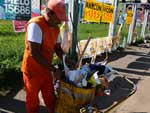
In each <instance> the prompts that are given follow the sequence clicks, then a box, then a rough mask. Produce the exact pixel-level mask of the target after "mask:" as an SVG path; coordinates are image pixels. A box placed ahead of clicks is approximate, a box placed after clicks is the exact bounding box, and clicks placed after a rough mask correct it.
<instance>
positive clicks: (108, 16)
mask: <svg viewBox="0 0 150 113" xmlns="http://www.w3.org/2000/svg"><path fill="white" fill-rule="evenodd" d="M113 19H114V6H112V5H107V4H104V5H103V13H102V19H101V22H106V23H110V22H113Z"/></svg>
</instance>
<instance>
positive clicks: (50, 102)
mask: <svg viewBox="0 0 150 113" xmlns="http://www.w3.org/2000/svg"><path fill="white" fill-rule="evenodd" d="M67 20H68V18H67V16H66V7H65V3H64V0H49V1H48V2H47V7H46V8H45V12H44V14H43V15H42V16H38V17H34V18H32V19H31V20H29V22H28V23H27V32H26V37H25V51H24V56H23V62H22V67H21V70H22V72H23V80H24V84H25V90H26V107H27V112H28V113H39V112H40V106H39V98H38V94H39V92H40V91H41V93H42V97H43V100H44V103H45V105H46V107H47V109H48V112H49V113H54V107H55V95H54V86H53V77H52V71H54V69H55V68H54V67H53V66H52V58H53V53H54V52H56V54H57V55H58V56H59V57H60V58H61V57H62V54H63V51H62V49H61V46H60V43H58V42H57V37H58V34H59V27H58V25H59V24H60V23H61V22H62V21H63V22H64V21H67Z"/></svg>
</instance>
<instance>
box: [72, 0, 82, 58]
mask: <svg viewBox="0 0 150 113" xmlns="http://www.w3.org/2000/svg"><path fill="white" fill-rule="evenodd" d="M72 3H73V14H72V15H73V16H72V17H73V18H72V26H73V32H72V48H71V51H70V55H71V58H72V59H73V60H75V61H77V59H78V58H77V57H78V56H77V52H76V48H77V36H78V35H77V32H78V19H79V9H80V4H79V0H73V2H72Z"/></svg>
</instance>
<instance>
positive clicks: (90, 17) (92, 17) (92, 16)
mask: <svg viewBox="0 0 150 113" xmlns="http://www.w3.org/2000/svg"><path fill="white" fill-rule="evenodd" d="M101 10H102V3H99V2H89V1H87V2H86V5H85V10H84V18H83V19H84V20H86V21H89V22H100V18H101Z"/></svg>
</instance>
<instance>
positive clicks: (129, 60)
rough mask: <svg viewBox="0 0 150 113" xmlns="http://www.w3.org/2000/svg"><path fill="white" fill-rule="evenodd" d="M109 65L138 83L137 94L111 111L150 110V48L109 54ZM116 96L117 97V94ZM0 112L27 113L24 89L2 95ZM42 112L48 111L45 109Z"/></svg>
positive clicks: (133, 48) (131, 111) (137, 48)
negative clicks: (5, 95) (7, 95)
mask: <svg viewBox="0 0 150 113" xmlns="http://www.w3.org/2000/svg"><path fill="white" fill-rule="evenodd" d="M147 45H148V46H150V44H147ZM108 65H110V66H111V67H113V68H114V69H115V70H118V71H119V72H120V73H122V74H123V75H125V76H127V77H128V78H129V79H130V80H131V81H133V82H134V83H135V84H136V85H137V91H136V92H135V94H133V95H132V96H131V97H129V98H128V99H127V100H125V101H124V102H122V103H121V104H120V105H119V107H116V109H115V110H112V111H110V113H133V112H150V107H149V106H150V96H149V95H150V90H149V87H150V84H149V81H150V48H148V47H147V48H146V47H144V46H141V47H135V46H130V47H128V48H127V49H126V50H124V51H121V52H114V53H112V54H111V55H110V56H109V63H108ZM120 94H122V92H121V93H120ZM122 95H124V94H122ZM114 98H115V99H117V96H115V97H114ZM116 101H118V100H116ZM108 103H109V104H112V103H111V102H108ZM0 113H26V111H25V92H24V90H23V89H22V90H20V91H18V92H17V93H16V94H15V95H13V96H11V97H0ZM42 113H46V111H44V109H43V111H42Z"/></svg>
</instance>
